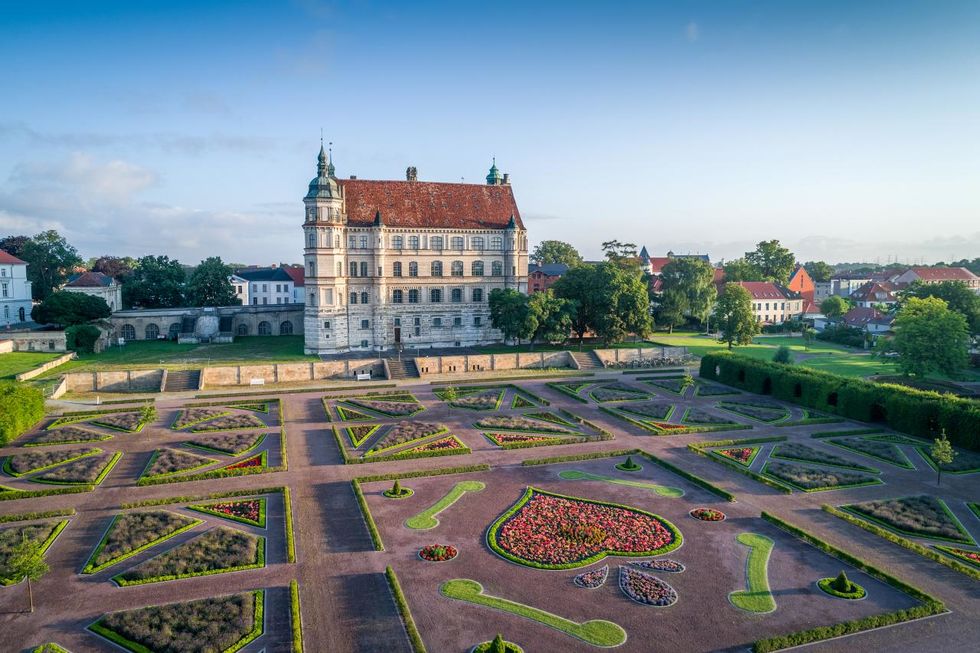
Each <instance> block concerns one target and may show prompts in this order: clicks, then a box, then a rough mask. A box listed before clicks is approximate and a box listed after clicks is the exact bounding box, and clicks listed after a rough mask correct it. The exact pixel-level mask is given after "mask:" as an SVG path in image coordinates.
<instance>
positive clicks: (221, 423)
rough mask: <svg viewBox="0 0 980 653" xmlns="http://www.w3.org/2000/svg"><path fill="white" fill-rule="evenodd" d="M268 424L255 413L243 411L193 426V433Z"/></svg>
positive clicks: (265, 425)
mask: <svg viewBox="0 0 980 653" xmlns="http://www.w3.org/2000/svg"><path fill="white" fill-rule="evenodd" d="M267 427H268V425H267V424H266V423H265V422H263V421H262V420H260V419H259V418H258V417H256V416H255V415H249V414H247V413H243V414H240V415H226V416H224V417H219V418H217V419H213V420H211V421H210V422H204V423H203V424H198V425H197V426H194V427H192V428H191V432H192V433H205V432H208V431H231V430H234V429H264V428H267Z"/></svg>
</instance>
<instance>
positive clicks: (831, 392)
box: [701, 353, 980, 451]
mask: <svg viewBox="0 0 980 653" xmlns="http://www.w3.org/2000/svg"><path fill="white" fill-rule="evenodd" d="M701 378H703V379H713V380H715V381H720V382H721V383H725V384H727V385H731V386H735V387H737V388H741V389H743V390H748V391H749V392H755V393H757V394H766V395H772V396H773V397H776V398H777V399H782V400H784V401H790V402H793V403H797V404H800V405H803V406H807V407H810V408H816V409H817V410H821V411H826V412H830V413H834V414H837V415H841V416H843V417H847V418H849V419H855V420H860V421H862V422H879V423H884V424H887V425H888V426H890V427H891V428H893V429H895V430H896V431H901V432H903V433H909V434H911V435H918V436H922V437H935V436H938V435H939V433H940V432H941V431H942V430H945V431H946V435H947V436H948V437H949V440H950V442H952V443H953V444H955V445H959V446H961V447H964V448H966V449H972V450H974V451H980V404H978V403H977V402H976V401H972V400H970V399H961V398H959V397H956V396H954V395H951V394H943V395H940V394H939V393H936V392H926V391H923V390H915V389H913V388H908V387H905V386H900V385H891V384H879V383H871V382H870V381H864V380H862V379H853V378H847V377H843V376H838V375H836V374H830V373H828V372H821V371H818V370H812V369H809V368H806V367H801V366H798V365H784V364H781V363H773V362H770V361H764V360H756V359H752V358H747V357H745V356H738V355H733V354H729V353H713V354H705V355H704V356H703V357H702V358H701Z"/></svg>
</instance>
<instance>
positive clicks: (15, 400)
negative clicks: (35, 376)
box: [0, 382, 44, 444]
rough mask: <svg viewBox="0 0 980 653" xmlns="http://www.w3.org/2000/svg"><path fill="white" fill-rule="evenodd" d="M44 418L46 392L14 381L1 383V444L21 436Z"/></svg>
mask: <svg viewBox="0 0 980 653" xmlns="http://www.w3.org/2000/svg"><path fill="white" fill-rule="evenodd" d="M42 419H44V394H43V393H42V392H41V391H40V390H38V389H37V388H35V387H33V386H29V385H21V384H19V383H13V382H3V383H0V444H7V443H8V442H12V441H13V440H14V439H16V438H18V437H20V436H21V435H23V434H24V433H26V432H27V431H29V430H31V428H32V427H33V426H34V425H35V424H37V423H38V422H40V421H41V420H42Z"/></svg>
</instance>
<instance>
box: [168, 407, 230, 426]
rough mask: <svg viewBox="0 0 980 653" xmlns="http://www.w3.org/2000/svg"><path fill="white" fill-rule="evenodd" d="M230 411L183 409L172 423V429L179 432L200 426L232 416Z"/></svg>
mask: <svg viewBox="0 0 980 653" xmlns="http://www.w3.org/2000/svg"><path fill="white" fill-rule="evenodd" d="M231 414H232V412H231V411H230V410H216V409H213V408H182V409H181V410H179V411H178V412H177V416H176V417H174V421H173V422H171V424H170V428H171V429H173V430H174V431H179V430H180V429H185V428H187V427H188V426H194V425H195V424H200V423H201V422H207V421H208V420H212V419H217V418H218V417H224V416H226V415H231Z"/></svg>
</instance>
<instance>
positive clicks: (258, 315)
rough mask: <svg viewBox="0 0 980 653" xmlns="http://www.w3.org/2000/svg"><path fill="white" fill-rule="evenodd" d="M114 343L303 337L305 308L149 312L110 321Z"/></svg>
mask: <svg viewBox="0 0 980 653" xmlns="http://www.w3.org/2000/svg"><path fill="white" fill-rule="evenodd" d="M109 322H110V324H111V325H112V339H113V340H114V341H118V339H119V338H122V339H123V340H126V341H128V340H157V339H159V338H170V339H179V340H180V341H181V342H201V341H211V342H231V340H232V339H233V338H234V337H235V336H280V335H302V333H303V305H302V304H284V305H281V306H276V305H270V306H221V307H218V308H200V307H197V308H146V309H132V310H127V311H118V312H116V313H113V315H112V317H110V318H109Z"/></svg>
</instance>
